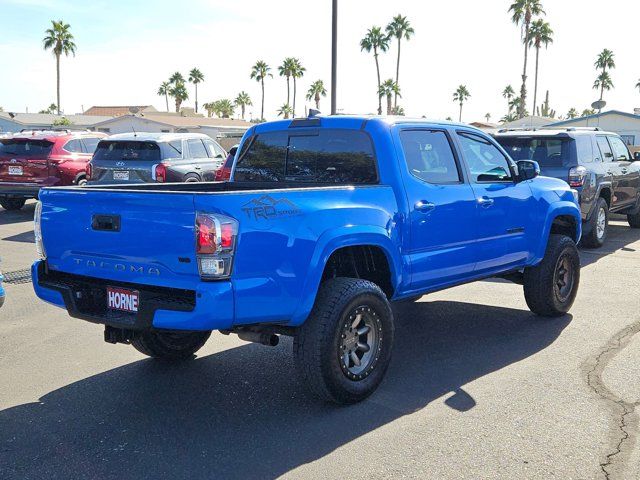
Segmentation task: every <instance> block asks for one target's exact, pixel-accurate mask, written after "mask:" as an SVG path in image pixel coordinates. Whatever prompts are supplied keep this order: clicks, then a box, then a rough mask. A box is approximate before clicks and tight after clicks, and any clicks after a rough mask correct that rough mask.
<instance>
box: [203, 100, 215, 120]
mask: <svg viewBox="0 0 640 480" xmlns="http://www.w3.org/2000/svg"><path fill="white" fill-rule="evenodd" d="M202 108H204V109H205V110H206V111H207V117H211V116H212V115H213V114H214V113H215V111H216V104H215V102H208V103H205V104H203V105H202Z"/></svg>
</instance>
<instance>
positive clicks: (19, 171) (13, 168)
mask: <svg viewBox="0 0 640 480" xmlns="http://www.w3.org/2000/svg"><path fill="white" fill-rule="evenodd" d="M22 173H23V172H22V167H16V166H9V175H22Z"/></svg>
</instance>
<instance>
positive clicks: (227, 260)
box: [195, 213, 238, 280]
mask: <svg viewBox="0 0 640 480" xmlns="http://www.w3.org/2000/svg"><path fill="white" fill-rule="evenodd" d="M195 233H196V256H197V258H198V269H199V271H200V277H201V278H203V279H210V280H213V279H220V278H227V277H229V275H231V267H232V264H233V255H234V253H235V247H236V240H237V236H238V221H237V220H235V219H233V218H231V217H227V216H224V215H217V214H211V213H198V214H197V215H196V229H195Z"/></svg>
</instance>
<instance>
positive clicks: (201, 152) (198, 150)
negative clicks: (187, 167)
mask: <svg viewBox="0 0 640 480" xmlns="http://www.w3.org/2000/svg"><path fill="white" fill-rule="evenodd" d="M187 144H188V145H189V153H190V154H191V158H207V157H208V155H207V150H206V149H205V148H204V144H203V143H202V140H200V139H199V138H192V139H190V140H187Z"/></svg>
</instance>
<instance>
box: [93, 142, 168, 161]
mask: <svg viewBox="0 0 640 480" xmlns="http://www.w3.org/2000/svg"><path fill="white" fill-rule="evenodd" d="M93 159H94V161H100V160H140V161H150V162H158V161H160V160H161V155H160V147H159V146H158V144H157V143H155V142H129V141H127V142H120V141H109V140H106V141H105V140H103V141H101V142H100V143H99V144H98V148H97V149H96V152H95V154H94V156H93Z"/></svg>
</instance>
